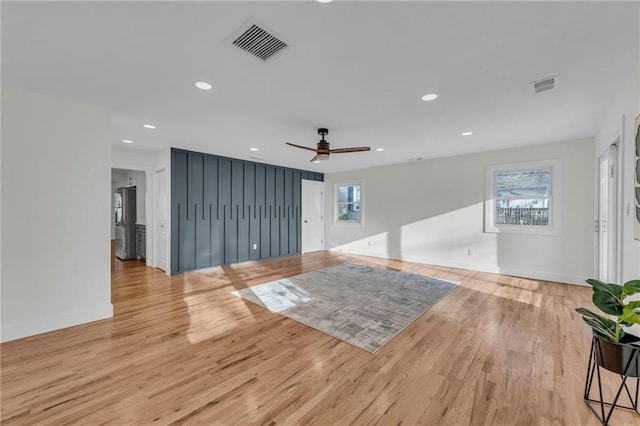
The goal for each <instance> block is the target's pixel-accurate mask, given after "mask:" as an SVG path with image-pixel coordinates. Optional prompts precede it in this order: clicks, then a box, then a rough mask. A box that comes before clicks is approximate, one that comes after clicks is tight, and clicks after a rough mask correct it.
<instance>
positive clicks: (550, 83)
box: [530, 75, 560, 94]
mask: <svg viewBox="0 0 640 426" xmlns="http://www.w3.org/2000/svg"><path fill="white" fill-rule="evenodd" d="M559 80H560V76H559V75H554V76H553V77H547V78H543V79H542V80H538V81H534V82H531V83H530V85H531V90H532V92H533V93H534V94H535V93H542V92H547V91H549V90H553V89H557V88H558V83H559Z"/></svg>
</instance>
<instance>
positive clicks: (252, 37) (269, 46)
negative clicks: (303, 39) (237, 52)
mask: <svg viewBox="0 0 640 426" xmlns="http://www.w3.org/2000/svg"><path fill="white" fill-rule="evenodd" d="M243 28H247V26H244V27H243ZM240 31H241V34H240V36H239V37H237V38H236V39H235V40H233V41H232V42H231V43H232V44H233V45H234V46H236V47H239V48H240V49H242V50H244V51H245V52H247V53H249V54H251V55H253V56H255V57H257V58H260V59H262V60H263V61H266V60H267V59H269V58H271V57H272V56H273V55H275V54H276V53H278V52H280V51H281V50H282V49H284V48H285V47H287V46H288V45H287V43H285V42H284V41H282V40H280V39H279V38H277V37H276V36H274V35H273V34H270V33H269V31H267V30H265V29H264V28H262V27H261V26H259V25H257V24H255V23H249V24H248V28H247V29H246V30H244V31H242V29H241V30H240ZM240 31H239V32H240Z"/></svg>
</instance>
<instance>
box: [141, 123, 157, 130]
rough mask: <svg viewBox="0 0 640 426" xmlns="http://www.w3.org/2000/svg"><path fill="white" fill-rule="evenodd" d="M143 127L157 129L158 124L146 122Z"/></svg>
mask: <svg viewBox="0 0 640 426" xmlns="http://www.w3.org/2000/svg"><path fill="white" fill-rule="evenodd" d="M142 127H144V128H145V129H155V128H156V126H154V125H153V124H144V125H143V126H142Z"/></svg>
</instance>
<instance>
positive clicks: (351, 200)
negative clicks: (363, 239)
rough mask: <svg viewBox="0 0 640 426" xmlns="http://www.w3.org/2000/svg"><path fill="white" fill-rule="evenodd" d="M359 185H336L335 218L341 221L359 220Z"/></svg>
mask: <svg viewBox="0 0 640 426" xmlns="http://www.w3.org/2000/svg"><path fill="white" fill-rule="evenodd" d="M360 192H361V186H360V185H358V184H355V185H338V186H337V199H338V202H337V205H336V220H338V221H341V222H360V218H361V211H360V207H361V201H362V200H361V193H360Z"/></svg>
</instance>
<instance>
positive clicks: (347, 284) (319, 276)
mask: <svg viewBox="0 0 640 426" xmlns="http://www.w3.org/2000/svg"><path fill="white" fill-rule="evenodd" d="M455 286H456V283H453V282H450V281H443V280H440V279H437V278H432V277H425V276H423V275H415V274H408V273H405V272H396V271H390V270H387V269H379V268H373V267H370V266H362V265H352V264H342V265H337V266H332V267H330V268H326V269H321V270H319V271H313V272H307V273H305V274H301V275H296V276H293V277H290V278H284V279H281V280H278V281H273V282H270V283H266V284H260V285H257V286H254V287H249V288H246V289H242V290H237V291H233V292H232V293H233V294H234V295H236V296H239V297H242V298H243V299H246V300H248V301H251V302H253V303H256V304H258V305H261V306H264V307H265V308H267V309H269V310H270V311H272V312H277V313H279V314H282V315H284V316H286V317H289V318H292V319H294V320H296V321H299V322H301V323H303V324H306V325H308V326H309V327H313V328H315V329H317V330H320V331H322V332H324V333H327V334H329V335H331V336H334V337H337V338H338V339H340V340H343V341H345V342H347V343H350V344H352V345H354V346H356V347H358V348H361V349H364V350H365V351H368V352H371V353H375V352H376V351H377V350H378V349H380V348H381V347H382V346H383V345H384V344H386V343H387V342H388V341H389V340H391V339H392V338H393V337H394V336H395V335H397V334H398V333H400V332H401V331H402V330H403V329H404V328H405V327H407V326H408V325H409V324H411V323H412V322H413V321H415V320H416V319H417V318H418V317H419V316H420V315H422V314H423V313H424V312H425V311H426V310H427V309H429V308H430V307H431V306H433V305H434V304H435V303H436V302H438V301H439V300H440V299H442V298H443V297H444V296H445V295H446V294H447V293H449V292H450V291H451V290H452V289H453V288H454V287H455Z"/></svg>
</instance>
